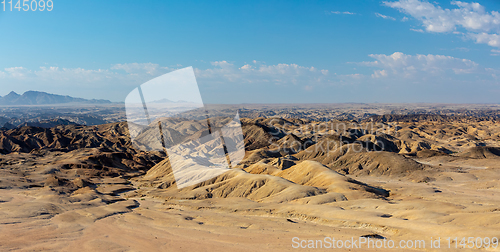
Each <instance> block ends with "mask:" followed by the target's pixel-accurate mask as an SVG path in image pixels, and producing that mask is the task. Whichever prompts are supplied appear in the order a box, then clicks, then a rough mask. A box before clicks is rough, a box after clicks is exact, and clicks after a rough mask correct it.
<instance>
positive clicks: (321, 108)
mask: <svg viewBox="0 0 500 252" xmlns="http://www.w3.org/2000/svg"><path fill="white" fill-rule="evenodd" d="M92 106H94V105H92ZM95 106H97V107H99V109H92V110H82V109H81V106H80V107H79V108H78V111H80V112H81V111H90V112H89V113H91V112H92V111H94V112H93V117H92V118H94V119H95V120H97V119H99V120H101V121H105V120H109V121H106V122H105V123H103V124H101V123H95V124H92V123H88V124H87V125H84V124H81V121H80V123H78V121H75V120H73V121H71V118H67V117H64V116H65V115H64V113H67V111H68V110H70V111H71V110H75V109H76V108H67V107H64V108H62V109H61V108H52V107H51V108H50V111H51V114H52V116H51V118H45V117H40V116H39V114H37V113H31V114H30V115H31V116H30V115H24V117H17V118H11V117H9V116H8V115H9V113H11V112H12V111H13V110H16V109H15V108H12V107H4V108H3V110H2V111H3V118H5V120H4V121H5V123H8V124H7V126H9V127H3V128H2V130H1V131H0V153H1V155H0V175H1V177H0V220H1V222H0V244H1V250H7V251H10V250H20V251H46V250H53V251H69V250H72V251H74V250H82V251H193V250H199V251H214V250H223V251H261V250H269V249H272V250H276V251H288V250H294V246H295V245H297V244H300V243H297V242H295V243H294V242H293V239H294V237H295V239H300V240H306V241H307V240H309V239H310V240H314V241H315V240H318V239H323V238H324V237H334V238H335V239H341V240H342V239H343V240H349V239H352V238H354V239H358V238H359V237H365V238H370V239H372V240H384V239H390V240H394V241H396V242H397V241H400V240H412V241H417V240H425V241H426V244H425V247H420V248H411V249H409V248H405V250H413V249H415V250H433V249H432V248H431V247H430V246H431V245H430V243H431V242H430V241H431V240H432V239H437V238H440V242H441V250H443V249H444V250H447V249H448V250H450V251H453V250H455V246H458V247H459V248H460V239H461V238H462V237H471V236H473V237H481V238H484V237H488V238H490V241H492V240H493V238H494V237H497V238H498V237H500V231H499V230H500V209H499V207H498V206H499V204H500V186H499V184H498V180H499V179H500V173H499V171H500V162H499V161H500V144H499V143H500V142H499V140H500V126H499V124H498V116H499V115H500V113H498V108H497V107H496V106H495V105H490V106H486V105H484V106H481V105H477V106H476V107H473V108H466V107H464V106H460V105H426V104H420V105H415V104H413V105H411V104H410V105H401V104H399V105H391V104H385V105H384V104H336V105H293V106H291V105H290V106H284V105H283V106H281V107H280V105H259V106H257V105H248V106H244V105H238V106H214V108H216V109H217V110H218V111H219V112H220V113H219V114H224V113H223V112H225V111H226V112H227V114H228V115H229V114H231V113H230V112H229V111H234V110H238V111H239V113H240V115H241V117H242V118H241V124H242V131H243V135H244V143H245V156H244V158H243V160H242V161H241V162H239V164H237V165H235V166H234V167H232V169H231V170H229V171H227V172H225V173H223V174H221V175H219V176H216V177H214V178H211V179H209V180H207V181H204V182H201V183H197V184H196V185H192V186H188V187H183V188H181V189H178V188H177V185H176V180H175V178H174V175H173V173H172V168H171V165H170V162H169V158H168V156H167V155H166V154H165V153H164V152H161V151H140V150H137V149H136V148H134V146H133V144H132V141H131V139H130V135H129V131H128V125H127V123H126V122H123V121H121V120H122V118H123V108H121V107H120V106H119V105H117V104H114V105H95ZM106 106H112V107H113V109H110V108H109V107H108V108H106ZM273 106H274V107H273ZM290 107H292V108H293V109H290ZM24 109H25V108H24ZM33 109H34V108H33ZM95 111H100V112H102V113H96V112H95ZM103 111H104V112H103ZM80 112H78V113H80ZM78 113H77V112H73V113H70V114H72V115H73V116H75V115H78ZM82 117H84V118H89V115H88V114H84V115H83V116H82ZM20 118H24V119H23V120H25V121H22V120H21V121H20ZM110 118H111V119H110ZM328 118H330V119H328ZM68 119H69V120H68ZM219 119H220V120H221V121H220V122H224V120H225V119H224V117H220V118H219ZM113 121H114V122H113ZM12 122H18V125H14V123H12ZM205 122H206V120H204V119H200V118H198V117H197V116H196V115H195V114H193V115H192V117H191V118H184V119H179V120H177V121H175V123H173V124H172V125H171V128H170V129H169V130H171V131H172V132H175V134H173V133H172V136H174V135H175V136H176V137H177V138H178V139H181V140H182V141H187V140H189V139H192V138H193V137H200V136H202V135H203V134H204V131H206V130H205V129H203V127H202V125H203V123H205ZM215 128H216V127H215ZM450 237H451V240H450V242H449V243H450V244H448V240H446V239H448V238H450ZM455 237H458V240H457V241H455V240H453V239H455ZM295 241H299V240H295ZM497 241H498V240H497ZM396 244H397V243H396ZM448 245H450V248H448ZM322 246H326V245H325V244H323V245H322ZM396 246H397V245H396ZM481 249H487V250H495V249H498V248H496V246H494V244H493V242H491V244H490V246H489V248H481ZM356 250H360V251H384V249H383V248H378V249H377V248H373V247H372V248H366V247H364V248H359V249H356Z"/></svg>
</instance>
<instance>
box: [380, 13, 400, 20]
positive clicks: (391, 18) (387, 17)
mask: <svg viewBox="0 0 500 252" xmlns="http://www.w3.org/2000/svg"><path fill="white" fill-rule="evenodd" d="M375 16H377V17H381V18H383V19H389V20H392V21H396V19H395V18H393V17H390V16H386V15H382V14H380V13H378V12H375Z"/></svg>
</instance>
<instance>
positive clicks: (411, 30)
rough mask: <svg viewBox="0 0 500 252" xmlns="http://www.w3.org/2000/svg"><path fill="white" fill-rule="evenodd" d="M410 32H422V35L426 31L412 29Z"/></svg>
mask: <svg viewBox="0 0 500 252" xmlns="http://www.w3.org/2000/svg"><path fill="white" fill-rule="evenodd" d="M410 31H414V32H421V33H424V30H422V29H415V28H410Z"/></svg>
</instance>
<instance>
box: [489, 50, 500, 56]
mask: <svg viewBox="0 0 500 252" xmlns="http://www.w3.org/2000/svg"><path fill="white" fill-rule="evenodd" d="M491 52H492V54H491V55H492V56H500V50H495V49H491Z"/></svg>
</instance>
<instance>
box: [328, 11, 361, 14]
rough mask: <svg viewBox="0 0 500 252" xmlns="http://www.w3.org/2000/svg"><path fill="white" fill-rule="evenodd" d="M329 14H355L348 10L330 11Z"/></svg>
mask: <svg viewBox="0 0 500 252" xmlns="http://www.w3.org/2000/svg"><path fill="white" fill-rule="evenodd" d="M330 13H331V14H337V15H338V14H344V15H356V13H354V12H349V11H331V12H330Z"/></svg>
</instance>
